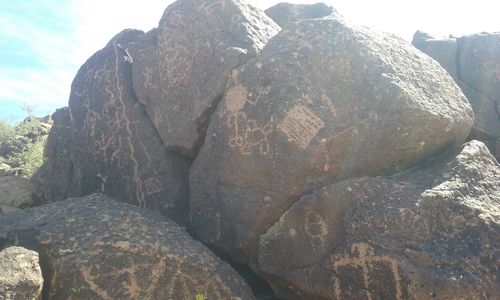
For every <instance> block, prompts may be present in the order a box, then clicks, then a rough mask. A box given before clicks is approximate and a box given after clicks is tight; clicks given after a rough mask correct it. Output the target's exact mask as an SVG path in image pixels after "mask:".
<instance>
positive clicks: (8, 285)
mask: <svg viewBox="0 0 500 300" xmlns="http://www.w3.org/2000/svg"><path fill="white" fill-rule="evenodd" d="M38 263H39V259H38V253H36V252H34V251H31V250H28V249H25V248H22V247H17V246H11V247H7V248H5V249H3V250H2V251H0V270H2V272H0V299H5V300H8V299H13V300H17V299H23V300H40V299H41V296H42V285H43V277H42V271H41V270H40V265H39V264H38Z"/></svg>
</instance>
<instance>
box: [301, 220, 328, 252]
mask: <svg viewBox="0 0 500 300" xmlns="http://www.w3.org/2000/svg"><path fill="white" fill-rule="evenodd" d="M305 222H306V224H305V226H304V227H305V231H306V233H307V235H308V236H309V237H310V238H311V246H312V247H313V248H317V247H321V249H324V248H325V241H326V237H327V235H328V230H327V226H326V222H325V219H324V218H323V217H322V216H320V215H319V214H317V213H316V212H314V211H308V212H307V213H306V220H305Z"/></svg>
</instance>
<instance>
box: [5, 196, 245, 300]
mask: <svg viewBox="0 0 500 300" xmlns="http://www.w3.org/2000/svg"><path fill="white" fill-rule="evenodd" d="M0 240H1V241H6V242H7V243H12V242H14V241H16V242H17V243H18V244H19V245H21V246H24V247H26V248H30V249H34V250H37V251H38V252H39V253H40V260H41V266H42V271H43V272H44V278H45V280H46V285H45V288H44V297H47V299H253V296H252V294H251V291H250V290H249V289H248V287H247V286H246V284H245V282H244V281H243V280H242V279H241V278H240V277H239V275H238V274H237V273H236V272H234V271H233V270H232V269H231V268H230V267H229V265H227V264H226V263H224V262H223V261H221V260H219V259H218V258H217V257H216V256H215V255H213V254H212V253H211V252H210V251H209V250H208V249H207V248H206V247H205V246H203V245H202V244H201V243H199V242H196V241H194V240H192V239H191V238H190V237H189V235H188V234H187V233H186V232H185V231H184V230H183V229H181V228H180V227H179V226H178V225H176V224H175V223H173V222H171V221H169V220H167V219H165V218H164V217H162V216H160V215H159V214H158V213H156V212H151V211H148V210H144V209H141V208H139V207H136V206H132V205H129V204H126V203H122V202H117V201H113V200H111V199H110V198H107V197H105V196H102V195H100V194H93V195H90V196H87V197H84V198H79V199H77V198H75V199H68V200H66V201H59V202H56V203H51V204H48V205H43V206H39V207H36V208H30V209H26V210H23V211H21V212H19V213H16V214H13V215H9V216H6V217H2V218H0ZM203 297H205V298H203Z"/></svg>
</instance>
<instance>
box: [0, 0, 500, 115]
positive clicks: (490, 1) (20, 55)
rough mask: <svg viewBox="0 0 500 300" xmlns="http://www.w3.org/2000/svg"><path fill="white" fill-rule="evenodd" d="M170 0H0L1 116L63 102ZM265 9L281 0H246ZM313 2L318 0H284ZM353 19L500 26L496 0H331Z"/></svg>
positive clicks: (447, 30) (464, 30)
mask: <svg viewBox="0 0 500 300" xmlns="http://www.w3.org/2000/svg"><path fill="white" fill-rule="evenodd" d="M171 2H172V1H169V0H140V1H139V0H0V119H2V120H7V121H11V122H15V121H19V120H20V119H22V118H23V117H24V116H25V115H26V113H25V112H23V111H22V109H21V108H22V106H23V103H26V104H28V105H36V110H35V114H37V115H45V114H50V113H52V112H53V111H55V109H56V108H58V107H62V106H65V105H66V104H67V102H68V97H69V92H70V87H71V81H72V80H73V77H74V76H75V74H76V72H77V71H78V68H79V67H80V66H81V65H82V64H83V63H84V62H85V61H86V59H87V58H88V57H90V56H91V55H92V54H93V53H94V52H96V51H97V50H99V49H100V48H102V47H103V46H104V45H105V44H106V43H107V41H108V40H109V39H110V38H111V37H113V36H114V35H115V34H116V33H118V32H120V31H121V30H122V29H124V28H137V29H142V30H145V31H146V30H149V29H151V28H153V27H155V26H156V25H157V23H158V21H159V19H160V17H161V15H162V13H163V10H164V9H165V7H166V6H167V5H168V4H169V3H171ZM249 2H251V3H253V4H254V5H256V6H257V7H260V8H262V9H265V8H267V7H269V6H271V5H273V4H275V3H278V2H280V1H269V0H254V1H252V0H249ZM288 2H296V3H315V2H318V0H313V1H308V0H303V1H293V0H292V1H288ZM323 2H325V3H328V4H330V5H333V6H334V7H335V8H336V9H337V10H339V12H340V13H342V14H343V15H344V16H346V17H347V18H348V19H351V20H353V21H355V22H357V23H360V24H363V25H367V26H371V27H375V28H377V29H380V30H384V31H387V32H392V33H395V34H398V35H400V36H402V37H403V38H405V39H406V40H408V41H410V40H411V36H412V34H413V33H414V32H415V31H416V30H417V29H421V30H424V31H427V32H430V33H432V34H434V35H437V36H439V35H448V34H454V35H457V36H460V35H464V34H470V33H474V32H481V31H500V18H499V17H498V16H497V15H498V12H499V11H500V4H497V2H500V1H495V0H475V1H447V0H441V1H436V0H419V1H408V0H406V1H403V0H378V1H370V0H331V1H323Z"/></svg>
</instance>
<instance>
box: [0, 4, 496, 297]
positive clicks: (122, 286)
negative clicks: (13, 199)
mask: <svg viewBox="0 0 500 300" xmlns="http://www.w3.org/2000/svg"><path fill="white" fill-rule="evenodd" d="M266 13H267V14H268V15H269V16H268V15H266ZM418 36H421V37H418ZM417 39H419V40H421V41H422V43H424V44H425V43H427V42H428V41H429V40H430V38H428V37H427V36H425V35H423V34H419V35H417ZM473 40H474V42H470V43H469V44H471V45H477V46H474V47H478V49H484V51H483V50H481V51H479V50H477V51H472V52H470V53H469V54H466V53H465V52H464V51H458V52H460V55H462V56H460V57H461V58H462V60H461V62H463V67H462V65H460V67H457V65H456V62H455V60H449V59H448V60H446V59H444V60H442V61H440V63H441V64H440V63H438V62H437V61H436V60H434V59H433V58H431V57H430V56H428V55H426V54H424V53H423V52H422V51H420V50H418V49H417V48H415V47H414V46H412V45H411V44H409V43H407V42H406V41H404V40H402V39H401V38H399V37H397V36H394V35H391V34H387V33H383V32H378V31H375V30H372V29H369V28H366V27H363V26H360V25H357V24H353V23H351V22H350V21H348V20H346V19H345V18H344V17H342V16H341V15H339V14H338V13H337V12H336V11H335V10H334V9H333V8H330V7H328V6H326V5H324V4H316V5H292V4H278V5H277V6H275V7H272V8H270V9H268V10H267V11H266V12H263V11H261V10H259V9H257V8H255V7H253V6H251V5H250V4H248V3H246V2H245V1H243V0H213V1H208V0H178V1H176V2H174V3H173V4H171V5H170V6H169V7H167V9H166V10H165V12H164V14H163V17H162V19H161V20H160V23H159V25H158V27H157V28H155V29H153V30H151V31H150V32H147V33H144V32H141V31H138V30H125V31H122V32H121V33H119V34H118V35H116V36H115V37H114V38H112V39H111V41H110V42H109V43H108V44H107V45H106V46H105V47H104V48H103V49H101V50H99V51H98V52H97V53H96V54H94V55H93V56H92V57H91V58H90V59H89V60H88V61H87V62H86V63H85V64H84V65H83V66H82V67H81V69H80V70H79V72H78V74H77V75H76V77H75V79H74V81H73V84H72V90H71V95H70V99H69V106H68V107H65V108H62V109H59V110H58V111H57V112H56V113H55V114H54V115H53V117H52V118H53V119H54V125H53V127H52V130H51V133H50V135H49V137H48V142H47V146H46V148H45V156H46V162H45V164H44V165H43V166H42V167H41V168H40V169H39V171H38V173H37V175H36V180H35V181H36V188H35V193H36V195H37V201H38V202H37V204H42V203H47V204H44V205H42V206H39V207H35V208H30V209H25V210H21V211H18V212H15V213H13V214H10V215H8V216H4V217H2V218H0V248H2V247H4V246H6V245H10V244H17V245H20V246H23V247H25V248H28V249H31V250H34V251H37V252H38V253H39V255H40V265H41V268H42V272H43V274H44V278H45V286H44V290H43V294H44V297H46V299H196V300H201V299H426V298H432V297H434V298H437V299H454V298H460V297H461V298H467V299H498V298H499V297H500V281H499V277H498V265H497V262H498V249H500V166H499V164H498V162H497V161H496V160H495V158H494V156H492V155H491V153H490V150H489V149H488V148H487V147H486V146H485V144H484V143H483V142H480V141H476V140H472V141H468V142H467V143H465V144H464V142H465V141H466V140H467V139H482V140H484V141H485V142H486V140H487V141H490V140H492V139H493V138H491V139H490V137H492V136H494V133H495V132H494V131H495V129H494V126H495V125H494V122H493V123H491V122H490V119H484V118H489V115H488V116H486V115H483V114H482V110H481V109H482V108H481V109H479V108H478V106H477V103H479V102H481V101H482V99H486V98H488V99H489V100H488V101H490V100H491V99H496V98H495V97H497V96H498V95H497V94H498V93H497V89H498V87H499V86H500V85H498V82H497V81H496V80H497V79H495V78H494V77H492V75H491V74H490V73H491V70H493V69H492V68H493V67H492V66H491V65H489V64H488V65H485V64H483V63H480V62H481V61H482V60H483V59H485V60H494V59H493V58H490V56H492V55H494V53H496V52H494V51H492V50H491V51H490V50H489V48H488V47H487V46H488V45H489V44H488V43H487V42H484V43H483V40H481V39H479V40H481V41H479V40H478V41H476V39H473ZM448 43H449V42H448V41H446V42H443V43H437V44H439V46H436V47H438V50H436V51H437V52H439V53H440V54H439V55H440V56H439V55H438V56H437V57H447V55H448V53H449V52H450V53H454V52H453V51H456V50H453V49H460V47H456V48H453V45H450V44H448ZM464 43H465V42H464ZM417 47H419V48H421V46H418V45H417ZM470 47H472V46H470ZM440 51H443V52H444V53H443V55H441V52H440ZM424 52H425V51H424ZM429 53H430V52H429ZM489 55H490V56H489ZM492 57H493V56H492ZM438 60H439V59H438ZM448 66H449V67H448ZM465 66H467V67H465ZM443 67H444V68H443ZM445 68H446V69H445ZM453 68H454V69H453ZM447 70H448V71H447ZM465 70H468V71H465ZM496 71H498V70H496ZM496 71H495V72H496ZM483 73H484V74H483ZM497 73H498V72H497ZM457 74H462V75H460V76H461V77H460V76H458V75H457ZM495 74H496V73H495ZM481 76H483V77H481ZM457 78H463V81H466V82H468V85H467V86H470V87H472V89H473V90H474V91H476V92H478V91H480V94H481V97H480V99H479V100H477V101H476V104H475V103H474V100H471V96H470V94H469V92H468V91H467V90H465V89H464V88H463V86H462V83H461V81H459V80H458V79H457ZM477 78H481V80H479V79H477ZM476 79H477V80H476ZM474 80H476V81H474ZM457 82H458V84H457ZM461 87H462V88H461ZM464 92H465V95H464ZM466 96H468V97H469V100H470V102H471V103H472V106H471V103H469V101H468V100H467V97H466ZM490 98H491V99H490ZM473 99H476V98H473ZM478 101H479V102H478ZM485 101H486V100H485ZM490 102H491V101H490ZM487 103H489V102H487ZM492 103H493V102H492ZM488 105H489V104H488ZM490 106H491V105H490ZM481 107H482V106H481ZM488 107H489V106H488ZM492 124H493V125H492ZM492 126H493V127H492ZM471 129H472V133H471ZM483 133H484V135H483ZM485 136H487V137H488V139H484V138H483V137H485ZM488 143H489V142H488ZM488 146H490V149H491V143H489V144H488ZM68 198H69V199H68ZM113 199H114V200H113ZM212 251H213V252H212ZM233 268H234V269H233ZM235 270H238V271H239V272H240V273H241V275H240V274H238V273H237V272H236V271H235ZM257 276H258V277H259V278H260V279H259V278H257ZM247 282H248V283H247ZM269 287H270V288H272V291H273V292H271V291H270V290H268V289H269ZM262 291H264V292H262ZM273 293H274V294H273Z"/></svg>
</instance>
